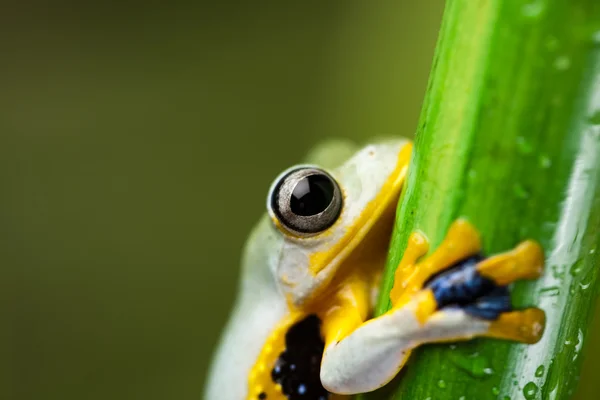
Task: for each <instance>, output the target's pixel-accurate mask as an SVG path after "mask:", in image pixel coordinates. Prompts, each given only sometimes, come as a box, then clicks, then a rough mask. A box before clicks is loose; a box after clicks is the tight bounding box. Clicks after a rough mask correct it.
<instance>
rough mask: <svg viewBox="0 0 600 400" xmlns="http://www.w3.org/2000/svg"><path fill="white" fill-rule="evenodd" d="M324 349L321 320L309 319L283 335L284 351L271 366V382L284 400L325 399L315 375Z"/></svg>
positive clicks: (318, 379)
mask: <svg viewBox="0 0 600 400" xmlns="http://www.w3.org/2000/svg"><path fill="white" fill-rule="evenodd" d="M324 349H325V343H324V342H323V339H322V338H321V320H320V319H319V317H317V316H316V315H309V316H308V317H306V318H304V319H303V320H301V321H299V322H297V323H296V324H294V325H292V327H291V328H290V329H289V330H288V331H287V333H286V334H285V350H284V351H283V352H282V353H281V354H280V355H279V358H278V359H277V361H276V362H275V366H274V367H273V369H272V370H271V378H272V379H273V382H275V383H278V384H280V385H281V388H282V391H283V394H284V395H285V396H286V397H287V398H288V400H327V399H329V392H327V390H325V388H324V387H323V385H322V384H321V378H320V374H319V372H320V369H321V358H322V357H323V351H324Z"/></svg>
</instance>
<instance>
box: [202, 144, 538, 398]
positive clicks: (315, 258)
mask: <svg viewBox="0 0 600 400" xmlns="http://www.w3.org/2000/svg"><path fill="white" fill-rule="evenodd" d="M412 154H413V142H412V141H410V140H408V139H403V138H400V139H397V138H396V139H389V138H388V139H382V140H378V141H372V142H371V143H368V144H365V145H363V146H357V145H355V144H354V143H350V142H348V141H345V140H335V139H331V140H328V141H324V142H322V143H321V144H320V145H318V146H317V147H316V148H315V149H314V150H313V151H312V152H311V153H310V154H309V156H308V158H307V160H306V162H305V163H302V164H298V165H294V166H292V167H290V168H288V169H286V170H284V171H283V172H281V173H280V174H279V175H278V176H277V177H276V178H275V180H274V181H273V182H272V184H271V186H270V188H269V190H268V194H267V204H266V212H265V213H264V214H263V216H262V218H261V219H260V220H259V222H258V223H257V225H256V226H255V228H254V229H253V231H252V233H251V235H250V236H249V239H248V241H247V243H246V246H245V248H244V251H243V255H242V267H241V273H240V280H239V282H238V287H237V297H236V301H235V305H234V307H233V311H232V313H231V315H230V318H229V320H228V322H227V324H226V327H225V329H224V332H223V334H222V336H221V338H220V341H219V344H218V345H217V347H216V351H215V353H214V356H213V360H212V365H211V368H210V371H209V374H208V378H207V384H206V386H205V389H204V399H205V400H296V399H308V400H342V399H349V398H351V396H352V395H354V394H358V393H367V392H371V391H374V390H377V389H378V388H381V387H382V386H384V385H386V384H387V383H389V382H390V381H391V380H392V379H393V378H394V377H396V376H397V375H398V373H399V372H400V371H401V370H402V369H403V368H404V366H405V365H406V363H407V361H408V360H409V357H410V355H411V353H412V352H413V351H414V350H415V349H416V348H417V347H419V346H422V345H427V344H431V343H448V342H461V341H469V340H471V339H473V338H489V339H493V340H508V341H513V342H519V343H526V344H533V343H536V342H538V341H539V340H540V338H541V336H542V334H543V331H544V327H545V313H544V311H543V310H541V309H539V308H536V307H527V308H523V309H514V308H513V307H512V305H511V298H510V290H509V288H510V285H511V284H512V283H513V282H516V281H518V280H534V279H537V278H539V277H540V275H541V274H542V273H543V267H544V253H543V249H542V247H541V245H540V244H539V243H538V242H536V241H534V240H530V239H527V240H523V241H521V242H520V243H518V244H517V245H516V246H515V247H514V248H512V249H508V250H506V251H504V252H502V253H498V254H494V255H484V254H483V251H482V241H481V235H480V233H479V232H478V230H477V229H476V227H475V226H474V225H473V224H472V223H471V222H470V221H469V220H468V219H467V218H465V217H458V218H456V219H455V220H454V221H452V222H451V223H450V226H449V227H447V230H446V233H445V236H444V238H443V240H442V241H441V242H440V243H439V245H437V246H436V248H432V249H430V243H429V239H428V238H427V236H426V235H425V234H424V233H423V232H421V231H419V230H415V231H413V232H411V233H410V235H408V240H407V242H406V246H405V250H404V252H403V256H402V258H401V261H400V262H399V264H398V265H397V268H396V270H395V273H394V283H393V288H392V289H391V291H390V292H389V301H390V304H391V307H390V309H389V310H388V311H387V312H385V313H383V314H382V315H379V316H374V315H373V313H374V307H375V304H376V302H377V298H378V296H379V287H380V283H381V279H382V274H383V270H384V267H385V263H386V259H387V252H388V248H389V246H390V238H391V235H392V230H393V229H394V224H395V223H397V224H399V225H400V226H399V229H402V221H397V222H396V211H397V204H398V201H399V198H400V195H401V193H402V191H403V186H404V182H405V181H406V177H407V173H408V169H409V165H410V161H411V158H412ZM432 195H435V194H432Z"/></svg>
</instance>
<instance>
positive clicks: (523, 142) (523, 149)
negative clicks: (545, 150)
mask: <svg viewBox="0 0 600 400" xmlns="http://www.w3.org/2000/svg"><path fill="white" fill-rule="evenodd" d="M517 150H518V151H519V153H521V154H531V153H532V152H533V146H532V145H531V143H529V142H528V141H527V139H525V138H524V137H523V136H518V137H517Z"/></svg>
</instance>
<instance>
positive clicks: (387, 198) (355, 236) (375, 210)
mask: <svg viewBox="0 0 600 400" xmlns="http://www.w3.org/2000/svg"><path fill="white" fill-rule="evenodd" d="M412 147H413V145H412V143H411V142H409V143H407V144H405V145H404V146H402V149H401V150H400V152H399V153H398V161H397V163H396V167H395V168H394V170H393V171H392V173H391V174H390V176H389V177H388V179H387V180H386V181H385V183H384V184H383V186H382V188H381V190H380V191H379V193H378V194H377V196H376V197H375V198H374V199H373V200H371V201H370V202H369V203H368V204H367V206H366V207H365V209H364V210H363V211H362V212H361V214H360V216H359V217H358V218H357V219H356V221H355V222H354V224H352V225H351V226H350V227H349V228H348V230H347V231H346V233H345V234H344V235H343V236H342V238H341V239H340V240H338V241H337V242H336V243H335V244H334V245H333V246H332V247H331V248H329V249H327V250H325V251H321V252H317V253H314V254H312V255H311V256H310V259H309V271H310V272H311V274H312V275H313V276H316V275H317V274H318V273H319V272H321V271H322V270H323V269H325V268H326V267H327V266H329V265H332V264H338V265H339V264H341V262H342V261H343V260H344V259H346V258H347V257H348V256H349V255H350V254H351V253H352V251H353V250H354V249H355V248H356V247H357V246H358V245H359V244H360V243H361V242H362V241H363V239H364V238H365V236H366V235H367V234H368V233H369V232H370V231H371V229H373V228H374V227H375V226H376V225H377V224H378V222H381V221H382V217H384V216H387V215H388V213H386V211H388V210H389V209H390V207H395V205H396V203H397V200H398V196H399V195H400V191H401V190H402V185H403V184H404V180H405V178H406V173H407V171H408V164H409V162H410V157H411V153H412Z"/></svg>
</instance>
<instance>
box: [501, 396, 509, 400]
mask: <svg viewBox="0 0 600 400" xmlns="http://www.w3.org/2000/svg"><path fill="white" fill-rule="evenodd" d="M502 400H510V396H504V397H503V398H502Z"/></svg>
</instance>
